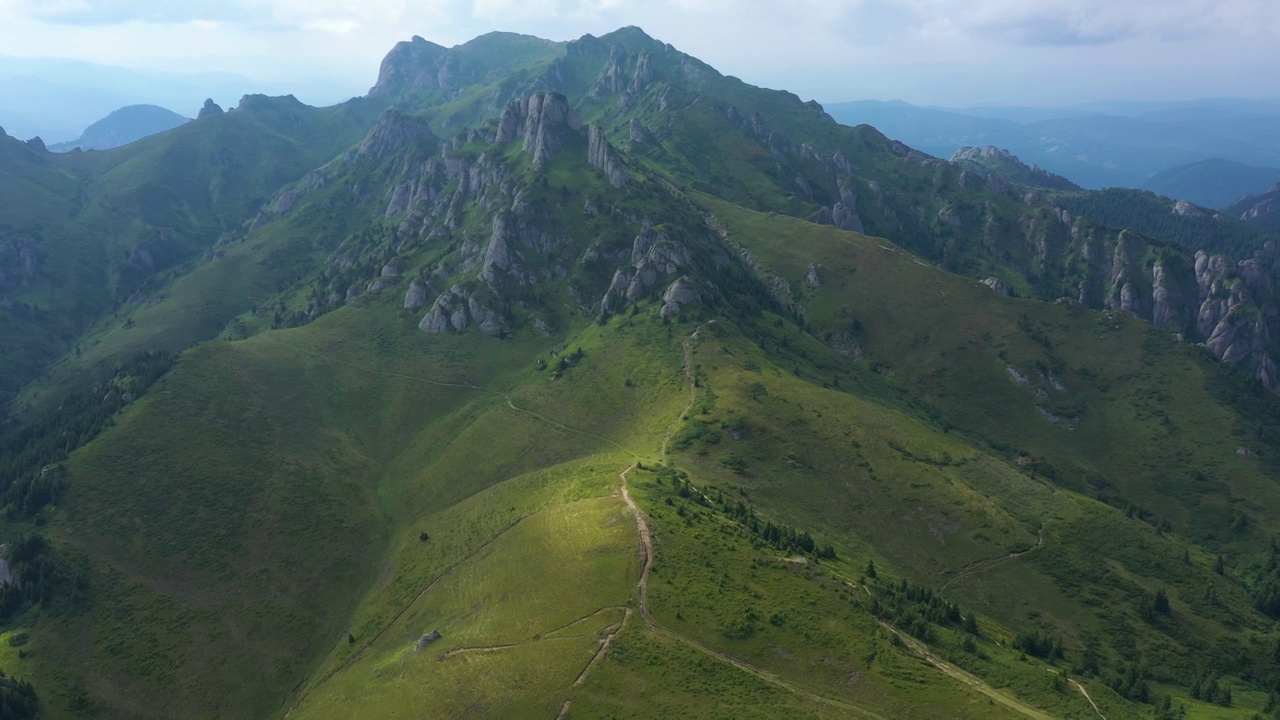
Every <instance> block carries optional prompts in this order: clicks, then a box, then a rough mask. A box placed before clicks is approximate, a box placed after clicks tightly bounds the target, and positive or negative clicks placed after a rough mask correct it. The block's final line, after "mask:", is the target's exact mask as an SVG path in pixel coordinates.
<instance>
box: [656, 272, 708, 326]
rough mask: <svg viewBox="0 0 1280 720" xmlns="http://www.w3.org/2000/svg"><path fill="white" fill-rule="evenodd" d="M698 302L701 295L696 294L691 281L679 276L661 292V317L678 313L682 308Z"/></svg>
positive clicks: (700, 299) (700, 300) (696, 291)
mask: <svg viewBox="0 0 1280 720" xmlns="http://www.w3.org/2000/svg"><path fill="white" fill-rule="evenodd" d="M700 302H702V296H701V295H699V294H698V290H697V288H695V287H694V285H693V282H692V281H690V280H689V278H687V277H682V278H679V279H678V280H676V281H675V282H673V283H671V286H670V287H668V288H667V291H666V292H664V293H663V294H662V303H663V304H662V311H661V313H662V317H672V316H675V315H679V314H680V311H681V310H683V309H684V308H686V307H688V306H690V305H693V304H695V303H700Z"/></svg>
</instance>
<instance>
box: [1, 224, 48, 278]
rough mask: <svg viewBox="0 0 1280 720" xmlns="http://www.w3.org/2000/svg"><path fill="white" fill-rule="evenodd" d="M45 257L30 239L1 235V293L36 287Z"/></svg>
mask: <svg viewBox="0 0 1280 720" xmlns="http://www.w3.org/2000/svg"><path fill="white" fill-rule="evenodd" d="M45 257H46V254H45V251H44V250H42V249H40V246H39V245H37V244H36V242H35V241H34V240H32V239H31V238H29V237H26V236H23V235H15V236H7V237H6V236H4V235H0V292H5V291H9V290H17V289H19V288H25V287H31V286H33V285H35V284H36V281H37V279H38V278H39V277H40V268H41V266H42V265H43V264H44V260H45Z"/></svg>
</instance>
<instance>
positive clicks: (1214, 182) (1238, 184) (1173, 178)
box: [1142, 158, 1280, 208]
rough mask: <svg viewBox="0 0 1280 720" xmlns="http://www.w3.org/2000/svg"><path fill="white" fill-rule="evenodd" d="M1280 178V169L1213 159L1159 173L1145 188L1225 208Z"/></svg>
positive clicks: (1198, 203) (1161, 193)
mask: <svg viewBox="0 0 1280 720" xmlns="http://www.w3.org/2000/svg"><path fill="white" fill-rule="evenodd" d="M1277 181H1280V168H1274V167H1252V166H1249V165H1243V164H1241V163H1238V162H1232V161H1230V160H1223V159H1221V158H1213V159H1211V160H1202V161H1200V162H1195V163H1191V164H1189V165H1179V166H1178V167H1174V168H1169V169H1168V170H1165V171H1163V172H1159V173H1156V174H1155V175H1154V176H1152V177H1151V179H1150V180H1148V181H1147V182H1146V183H1145V184H1143V186H1142V187H1143V189H1145V190H1150V191H1152V192H1154V193H1158V194H1160V195H1167V196H1168V197H1171V198H1176V199H1178V200H1189V201H1191V202H1193V203H1195V204H1197V205H1203V206H1205V207H1211V208H1225V207H1227V206H1228V205H1231V204H1232V203H1234V202H1236V201H1237V200H1239V199H1241V198H1242V197H1244V196H1246V195H1250V194H1253V193H1257V192H1259V191H1260V190H1262V189H1264V188H1268V187H1271V186H1272V185H1273V184H1275V183H1276V182H1277Z"/></svg>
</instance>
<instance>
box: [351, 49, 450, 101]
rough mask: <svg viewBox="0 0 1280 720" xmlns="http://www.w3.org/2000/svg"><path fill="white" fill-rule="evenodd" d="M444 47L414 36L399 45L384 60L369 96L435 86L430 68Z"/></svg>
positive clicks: (441, 53)
mask: <svg viewBox="0 0 1280 720" xmlns="http://www.w3.org/2000/svg"><path fill="white" fill-rule="evenodd" d="M445 52H446V51H445V48H444V47H442V46H440V45H437V44H435V43H433V42H430V41H428V40H426V39H424V38H423V37H422V36H420V35H414V36H413V39H412V40H409V41H407V42H398V43H396V45H395V47H393V48H391V52H389V53H387V56H386V57H385V58H383V59H382V65H381V67H380V68H379V70H378V81H377V82H376V83H374V86H373V87H372V88H371V89H370V90H369V94H370V95H390V94H392V93H395V92H397V91H400V90H406V89H409V88H414V87H434V85H435V83H434V78H429V77H428V76H427V68H429V67H430V66H432V65H433V64H434V63H435V61H436V60H438V59H440V56H441V55H444V53H445Z"/></svg>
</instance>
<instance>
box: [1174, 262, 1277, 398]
mask: <svg viewBox="0 0 1280 720" xmlns="http://www.w3.org/2000/svg"><path fill="white" fill-rule="evenodd" d="M1195 275H1196V283H1197V285H1198V286H1199V288H1200V297H1201V298H1202V302H1201V303H1200V308H1199V311H1198V312H1197V314H1196V332H1197V333H1198V334H1199V335H1200V336H1201V337H1203V338H1205V341H1204V344H1205V347H1206V348H1208V350H1209V351H1210V352H1211V353H1213V354H1214V355H1215V356H1216V357H1218V358H1219V359H1220V360H1222V361H1223V362H1225V363H1229V364H1231V365H1238V366H1241V367H1243V368H1245V369H1248V370H1249V371H1251V372H1252V373H1253V374H1254V375H1256V376H1257V377H1258V378H1259V379H1261V380H1262V381H1263V382H1264V383H1265V384H1266V385H1267V387H1270V388H1272V389H1273V390H1274V389H1280V371H1277V366H1276V361H1275V359H1274V357H1273V354H1272V353H1273V352H1274V348H1275V340H1276V339H1277V338H1276V330H1277V327H1278V324H1280V308H1277V306H1276V302H1275V299H1274V297H1275V287H1274V283H1273V281H1272V279H1271V273H1270V272H1269V270H1268V269H1267V267H1266V266H1265V265H1264V264H1263V263H1262V262H1261V261H1259V260H1258V259H1249V260H1242V261H1240V262H1238V263H1232V262H1231V260H1230V259H1229V258H1226V257H1223V256H1211V255H1209V254H1207V253H1205V252H1203V251H1201V252H1198V253H1196V264H1195Z"/></svg>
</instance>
